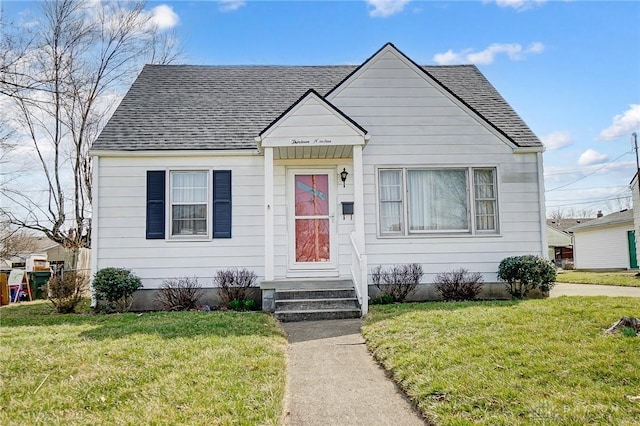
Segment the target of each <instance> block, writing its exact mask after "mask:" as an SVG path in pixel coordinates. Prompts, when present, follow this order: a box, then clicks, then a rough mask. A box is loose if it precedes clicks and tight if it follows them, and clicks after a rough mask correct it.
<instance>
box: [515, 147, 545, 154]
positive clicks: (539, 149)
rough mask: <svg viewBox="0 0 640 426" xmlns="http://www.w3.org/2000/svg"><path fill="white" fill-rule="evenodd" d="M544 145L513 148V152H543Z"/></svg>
mask: <svg viewBox="0 0 640 426" xmlns="http://www.w3.org/2000/svg"><path fill="white" fill-rule="evenodd" d="M545 150H546V149H545V147H544V145H542V146H522V147H515V148H513V153H514V154H531V153H538V152H539V153H543V152H545Z"/></svg>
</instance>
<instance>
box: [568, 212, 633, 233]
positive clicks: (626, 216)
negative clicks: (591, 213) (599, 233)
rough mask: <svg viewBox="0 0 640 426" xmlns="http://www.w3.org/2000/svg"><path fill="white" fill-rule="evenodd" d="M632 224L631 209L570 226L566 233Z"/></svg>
mask: <svg viewBox="0 0 640 426" xmlns="http://www.w3.org/2000/svg"><path fill="white" fill-rule="evenodd" d="M627 222H632V223H633V209H628V210H622V211H619V212H615V213H611V214H608V215H606V216H602V217H599V218H597V219H593V220H590V221H588V222H586V223H581V224H580V225H576V226H572V227H571V228H569V229H567V232H575V231H576V230H578V231H580V230H583V229H587V228H600V227H603V226H610V225H617V224H621V223H627Z"/></svg>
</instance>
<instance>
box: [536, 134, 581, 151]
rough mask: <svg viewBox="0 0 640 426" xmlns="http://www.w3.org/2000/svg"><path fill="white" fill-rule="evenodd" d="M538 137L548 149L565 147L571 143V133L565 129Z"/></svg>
mask: <svg viewBox="0 0 640 426" xmlns="http://www.w3.org/2000/svg"><path fill="white" fill-rule="evenodd" d="M540 139H542V143H543V144H544V146H545V147H546V148H547V150H549V151H554V150H556V149H562V148H566V147H568V146H569V145H571V144H573V138H572V137H571V133H569V132H567V131H559V132H553V133H550V134H548V135H546V136H542V137H541V138H540Z"/></svg>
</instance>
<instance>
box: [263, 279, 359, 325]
mask: <svg viewBox="0 0 640 426" xmlns="http://www.w3.org/2000/svg"><path fill="white" fill-rule="evenodd" d="M260 288H261V290H262V309H263V310H264V311H269V312H274V313H275V316H276V318H277V319H278V320H280V321H283V322H293V321H317V320H327V319H347V318H360V317H361V316H362V311H361V309H360V305H359V303H358V299H357V297H356V292H355V289H354V286H353V282H352V281H351V280H281V281H263V282H262V283H260Z"/></svg>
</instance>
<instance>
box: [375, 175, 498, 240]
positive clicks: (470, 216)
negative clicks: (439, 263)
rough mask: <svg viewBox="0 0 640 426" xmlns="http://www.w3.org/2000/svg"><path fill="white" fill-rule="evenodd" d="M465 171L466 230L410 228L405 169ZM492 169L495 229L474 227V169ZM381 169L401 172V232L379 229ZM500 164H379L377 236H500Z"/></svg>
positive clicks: (377, 179) (377, 176)
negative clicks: (410, 229) (415, 229)
mask: <svg viewBox="0 0 640 426" xmlns="http://www.w3.org/2000/svg"><path fill="white" fill-rule="evenodd" d="M463 169H464V170H466V175H467V188H466V191H467V206H468V209H467V223H468V224H469V227H468V229H466V230H442V231H437V230H434V231H409V212H408V210H409V209H408V187H407V171H408V170H463ZM476 169H477V170H482V169H492V170H493V179H494V185H495V187H494V190H495V206H496V219H495V226H496V229H495V230H477V229H476V208H475V204H476V200H475V187H474V185H475V182H474V173H473V172H474V170H476ZM383 170H400V171H401V175H402V185H403V187H402V191H403V194H402V195H403V197H402V215H403V216H402V220H403V224H402V225H403V230H402V232H382V229H381V228H380V226H381V224H382V222H381V216H382V214H381V202H380V171H383ZM499 173H500V171H499V167H498V166H497V165H471V166H469V165H458V164H451V165H447V166H440V165H438V166H433V165H410V166H397V165H381V166H376V168H375V185H376V189H375V197H376V233H377V237H378V238H381V239H387V238H388V239H394V238H437V237H470V236H472V237H501V236H502V223H501V214H500V212H501V202H500V200H501V197H500V195H499V194H500V184H499V182H500V179H498V176H499Z"/></svg>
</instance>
